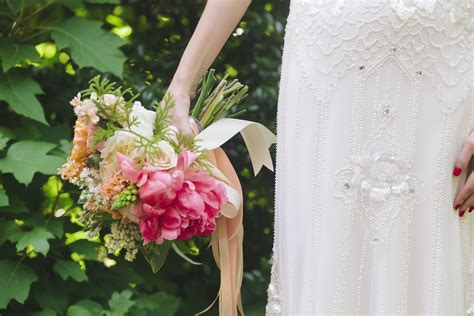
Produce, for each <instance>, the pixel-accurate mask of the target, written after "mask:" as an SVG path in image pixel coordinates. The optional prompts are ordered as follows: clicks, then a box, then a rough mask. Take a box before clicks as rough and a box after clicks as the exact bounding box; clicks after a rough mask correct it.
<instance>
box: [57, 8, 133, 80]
mask: <svg viewBox="0 0 474 316" xmlns="http://www.w3.org/2000/svg"><path fill="white" fill-rule="evenodd" d="M101 26H102V24H101V23H100V22H97V21H91V20H86V19H83V18H79V17H73V18H71V19H69V20H67V21H65V22H63V23H61V24H59V25H57V26H54V27H53V29H54V31H53V33H52V34H51V36H52V38H53V39H54V40H55V42H56V45H57V46H58V48H59V49H64V48H69V49H70V50H71V57H72V59H73V60H74V61H75V62H76V63H77V64H78V65H79V67H88V66H89V67H94V68H96V69H97V70H100V71H109V72H111V73H113V74H115V75H117V76H119V77H121V76H122V70H123V63H124V61H125V59H126V58H125V55H124V54H123V53H122V51H121V50H120V49H119V47H120V46H122V45H124V44H125V42H124V41H123V40H121V39H120V38H119V37H117V36H115V35H113V34H111V33H110V32H106V31H104V30H102V28H101Z"/></svg>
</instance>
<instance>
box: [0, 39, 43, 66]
mask: <svg viewBox="0 0 474 316" xmlns="http://www.w3.org/2000/svg"><path fill="white" fill-rule="evenodd" d="M0 58H2V65H3V72H7V71H8V70H9V69H10V68H12V67H13V66H15V65H16V64H19V63H21V62H22V61H23V60H25V59H29V60H32V61H36V62H38V61H40V60H41V59H40V56H39V55H38V52H37V51H36V49H35V47H34V46H32V45H19V44H16V43H15V42H13V41H12V40H11V39H0Z"/></svg>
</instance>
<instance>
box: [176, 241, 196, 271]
mask: <svg viewBox="0 0 474 316" xmlns="http://www.w3.org/2000/svg"><path fill="white" fill-rule="evenodd" d="M173 250H174V251H175V252H176V253H177V254H178V256H180V257H181V258H183V259H184V260H186V261H187V262H189V263H191V264H194V265H197V266H200V265H202V263H200V262H196V261H194V260H192V259H191V258H189V257H188V256H186V255H185V254H184V252H182V251H181V249H179V247H178V245H177V244H176V243H174V242H173Z"/></svg>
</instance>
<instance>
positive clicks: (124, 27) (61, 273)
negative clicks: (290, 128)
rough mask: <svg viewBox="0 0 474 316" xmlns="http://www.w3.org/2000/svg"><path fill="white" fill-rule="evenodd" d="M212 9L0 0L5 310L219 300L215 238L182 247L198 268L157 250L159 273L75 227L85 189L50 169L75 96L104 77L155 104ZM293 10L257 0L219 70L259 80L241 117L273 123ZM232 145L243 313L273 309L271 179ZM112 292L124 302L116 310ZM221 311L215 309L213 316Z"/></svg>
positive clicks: (185, 1) (191, 304)
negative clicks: (241, 231)
mask: <svg viewBox="0 0 474 316" xmlns="http://www.w3.org/2000/svg"><path fill="white" fill-rule="evenodd" d="M205 3H206V1H205V0H193V1H189V0H159V1H151V0H145V1H119V0H54V1H52V0H0V62H1V65H2V67H0V247H1V249H0V250H1V251H0V314H2V315H36V316H38V315H42V316H52V315H94V316H95V315H106V314H107V315H112V313H115V315H119V314H120V313H122V314H123V313H125V314H126V315H133V316H135V315H136V316H152V315H153V316H155V315H160V316H172V315H178V316H182V315H193V314H194V313H196V312H198V311H200V310H202V309H204V308H205V307H206V306H208V304H209V303H211V302H212V300H213V299H214V298H215V295H216V291H217V289H218V282H219V275H218V269H217V267H216V265H215V264H214V263H213V259H212V253H211V251H210V250H208V249H206V246H207V245H208V242H209V240H208V239H206V238H203V240H197V241H193V242H186V243H184V242H183V243H181V242H180V243H176V244H175V246H176V247H177V248H178V250H180V251H181V253H183V254H185V255H186V256H187V257H188V258H190V260H191V261H193V262H200V263H202V264H201V265H199V266H196V265H193V264H192V263H191V262H187V261H183V260H182V259H181V258H180V257H179V255H178V254H177V253H176V252H177V251H176V249H173V250H174V251H170V250H171V249H172V246H169V247H168V251H164V252H163V253H166V254H167V256H168V259H167V260H168V262H167V263H166V264H165V265H164V266H161V267H160V264H159V263H160V259H159V255H156V253H153V252H152V254H153V256H151V257H150V258H149V259H150V260H154V262H156V263H157V264H156V267H160V272H159V273H157V274H154V273H153V271H151V270H150V268H149V266H148V263H147V262H146V260H145V259H140V260H137V261H136V262H134V263H133V264H130V263H129V262H126V261H124V260H123V259H121V258H120V257H115V256H114V255H113V254H108V253H107V252H106V251H105V249H104V247H103V246H102V245H101V242H103V241H102V240H98V239H97V238H93V237H88V236H86V235H85V234H84V231H83V226H82V225H80V224H78V214H79V210H80V205H78V203H77V200H78V197H79V196H78V192H77V190H76V189H75V188H73V187H72V186H70V185H69V184H63V183H62V181H61V180H60V179H59V178H58V177H56V176H51V175H54V174H56V170H55V169H56V167H57V166H59V165H60V164H61V162H63V161H64V160H65V157H66V153H68V152H69V151H70V148H71V136H72V135H71V129H72V126H73V124H74V113H73V111H72V108H71V106H70V105H69V100H71V99H72V97H73V96H75V95H76V93H77V92H78V91H80V90H81V89H83V88H84V87H86V86H87V84H88V82H89V81H90V80H91V78H94V77H95V76H97V75H99V74H100V75H101V78H102V79H104V78H107V79H109V80H110V81H116V82H117V83H118V84H119V85H121V86H123V87H125V88H132V89H133V91H136V92H137V93H139V94H140V100H141V101H142V104H143V105H145V106H147V107H148V108H149V109H153V107H154V106H155V105H156V104H157V103H158V102H159V100H161V99H162V97H163V96H164V94H165V92H166V88H167V86H168V85H169V83H170V80H171V78H172V77H173V73H174V71H175V69H176V66H177V64H178V62H179V59H180V57H181V54H182V52H183V51H184V48H185V45H186V43H187V41H188V40H189V38H190V37H191V35H192V31H193V29H194V27H195V26H196V24H197V21H198V18H199V15H200V12H202V8H203V7H204V5H205ZM287 13H288V1H284V0H275V1H267V0H262V1H253V2H252V4H251V6H250V9H249V10H248V12H247V13H246V15H245V16H244V18H243V20H242V22H241V23H240V25H239V32H236V34H235V35H234V36H232V37H231V38H230V40H229V42H228V43H227V44H226V47H225V48H224V50H223V52H222V53H221V54H220V56H219V58H218V59H217V60H216V62H215V63H214V64H213V68H215V69H216V72H215V74H214V76H215V79H216V81H219V80H221V79H223V78H224V76H225V75H226V74H228V82H229V83H230V82H232V80H233V78H235V77H239V79H241V80H242V81H243V82H245V83H246V84H248V85H249V86H250V87H251V89H250V90H249V92H248V94H249V95H248V97H247V98H246V99H245V107H246V108H247V112H246V113H245V117H244V118H245V119H251V120H257V121H259V122H262V123H264V124H265V125H267V126H269V127H270V128H272V127H274V121H275V113H276V108H275V106H276V102H277V95H278V82H279V78H280V73H279V65H280V58H281V44H282V39H283V30H284V22H285V19H286V15H287ZM99 71H100V72H103V71H105V72H107V73H105V74H103V73H99ZM117 76H118V77H117ZM122 92H124V91H122ZM240 110H241V109H240V108H239V107H236V108H235V112H233V113H238V112H239V111H240ZM182 142H183V143H186V139H183V140H182ZM224 149H225V150H226V152H227V153H228V154H229V156H230V158H231V160H232V162H233V164H234V165H235V167H236V169H237V170H240V171H241V172H240V174H239V176H240V179H241V180H242V184H243V187H244V193H245V197H246V201H245V212H246V213H245V216H244V226H245V237H244V238H245V241H244V247H245V248H244V256H245V257H244V258H245V265H244V269H245V273H244V283H243V293H242V294H243V303H244V308H245V311H246V315H250V316H255V315H263V314H264V303H265V299H266V285H267V284H268V277H269V268H270V265H269V261H268V258H269V255H270V251H271V242H272V224H273V217H272V216H273V214H272V211H273V174H272V173H270V172H264V173H262V174H260V175H259V177H258V178H254V177H253V175H252V172H251V170H250V169H249V166H250V165H251V164H250V162H249V160H248V157H247V156H246V154H243V153H245V152H246V150H245V149H244V147H243V144H242V142H241V140H238V139H237V140H236V141H232V142H230V143H229V144H227V145H226V146H225V148H224ZM63 213H65V214H66V215H63V216H62V217H56V215H57V214H63ZM51 236H53V237H51ZM256 240H258V242H255V241H256ZM198 249H202V250H203V251H202V253H199V252H198ZM124 293H125V294H124ZM128 293H131V294H132V295H131V296H129V294H128ZM122 295H125V296H122ZM113 297H115V299H117V298H122V297H123V298H124V301H125V302H127V304H124V306H121V307H120V308H116V309H114V306H110V305H109V301H112V302H114V299H113ZM127 297H128V298H127ZM132 303H133V304H132ZM127 306H128V307H127ZM127 308H128V310H127ZM125 310H126V311H125ZM216 314H217V312H216V308H213V310H212V311H211V312H209V313H208V314H207V315H216Z"/></svg>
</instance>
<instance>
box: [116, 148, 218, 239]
mask: <svg viewBox="0 0 474 316" xmlns="http://www.w3.org/2000/svg"><path fill="white" fill-rule="evenodd" d="M117 158H118V161H119V164H120V167H121V169H122V171H123V173H124V175H125V176H126V177H127V178H128V179H129V180H130V181H132V182H133V183H137V186H138V187H139V189H138V196H139V201H140V202H139V203H138V204H137V205H136V206H134V207H133V210H132V213H133V214H134V215H135V216H136V217H137V218H138V223H139V228H140V232H141V234H142V237H143V241H144V243H145V244H147V243H149V242H151V241H154V242H156V243H158V244H161V243H162V242H163V241H164V240H175V239H179V240H183V239H188V238H191V237H193V236H199V235H208V234H210V233H212V232H213V231H214V230H215V229H216V216H217V215H218V214H219V210H220V209H221V207H222V205H223V204H225V203H227V194H226V190H225V187H224V185H222V184H221V183H219V182H217V181H216V180H215V179H214V178H213V177H212V176H211V175H209V173H208V172H207V171H205V170H201V169H194V168H191V165H192V164H193V162H194V161H195V160H196V155H195V154H194V153H192V152H189V151H184V152H182V153H181V154H180V155H179V157H178V163H177V166H176V167H175V168H172V169H170V170H166V171H165V170H148V169H146V168H143V169H142V170H141V171H138V170H137V168H136V165H135V163H134V162H133V160H132V159H130V158H128V157H126V156H124V155H122V154H120V153H118V152H117Z"/></svg>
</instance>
